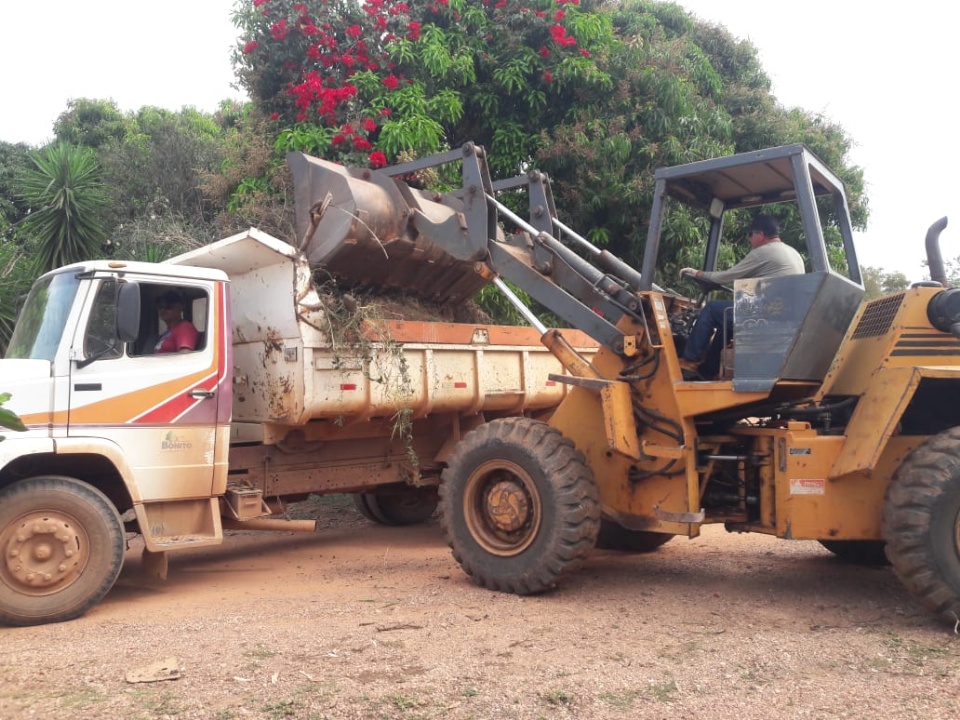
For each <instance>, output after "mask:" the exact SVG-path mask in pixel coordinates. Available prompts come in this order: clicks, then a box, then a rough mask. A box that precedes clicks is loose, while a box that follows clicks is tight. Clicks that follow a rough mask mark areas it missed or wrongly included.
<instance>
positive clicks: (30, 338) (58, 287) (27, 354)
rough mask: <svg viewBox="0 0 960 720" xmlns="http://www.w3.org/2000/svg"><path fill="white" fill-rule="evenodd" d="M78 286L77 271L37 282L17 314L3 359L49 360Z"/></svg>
mask: <svg viewBox="0 0 960 720" xmlns="http://www.w3.org/2000/svg"><path fill="white" fill-rule="evenodd" d="M79 285H80V281H79V280H78V279H77V275H76V271H74V272H66V273H57V274H54V275H48V276H47V277H45V278H41V279H40V280H37V282H36V283H35V284H34V286H33V287H32V288H31V289H30V294H29V295H28V296H27V302H26V304H24V306H23V310H21V311H20V319H19V320H17V326H16V328H15V329H14V331H13V336H12V337H11V338H10V345H9V347H8V348H7V355H6V357H8V358H28V359H33V360H50V361H52V360H53V358H54V356H55V355H56V353H57V348H58V347H59V346H60V338H61V337H62V335H63V328H64V326H65V325H66V323H67V316H68V315H69V314H70V308H71V306H72V305H73V299H74V297H75V296H76V294H77V288H78V287H79Z"/></svg>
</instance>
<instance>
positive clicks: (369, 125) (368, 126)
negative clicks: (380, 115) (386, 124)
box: [360, 117, 377, 132]
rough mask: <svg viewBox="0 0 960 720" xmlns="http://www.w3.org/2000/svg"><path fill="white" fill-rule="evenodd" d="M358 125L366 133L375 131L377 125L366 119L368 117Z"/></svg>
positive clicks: (370, 119) (371, 119)
mask: <svg viewBox="0 0 960 720" xmlns="http://www.w3.org/2000/svg"><path fill="white" fill-rule="evenodd" d="M360 125H361V126H362V127H363V129H364V130H366V131H367V132H373V131H374V130H376V129H377V123H376V122H374V120H373V118H368V117H367V118H364V119H363V120H361V121H360Z"/></svg>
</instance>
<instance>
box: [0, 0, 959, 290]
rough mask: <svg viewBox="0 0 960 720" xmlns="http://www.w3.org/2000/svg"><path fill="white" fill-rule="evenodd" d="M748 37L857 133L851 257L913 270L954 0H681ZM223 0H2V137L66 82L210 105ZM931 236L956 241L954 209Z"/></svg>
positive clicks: (14, 135)
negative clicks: (856, 227) (143, 0)
mask: <svg viewBox="0 0 960 720" xmlns="http://www.w3.org/2000/svg"><path fill="white" fill-rule="evenodd" d="M680 4H681V5H683V6H684V7H686V8H687V9H688V10H690V11H691V12H693V13H695V14H697V15H698V16H700V17H701V18H703V19H705V20H709V21H713V22H718V23H721V24H723V25H725V26H726V27H727V29H728V30H730V32H732V33H733V34H734V35H735V36H737V37H741V38H744V39H749V40H751V41H752V42H753V43H754V45H756V47H757V48H758V49H759V51H760V58H761V61H762V64H763V67H764V69H765V70H766V71H767V73H768V74H769V75H770V77H771V78H772V80H773V83H774V88H773V90H774V93H775V94H776V96H777V97H778V98H779V100H780V101H781V102H782V103H783V104H784V105H787V106H800V107H802V108H805V109H807V110H812V111H815V112H820V113H822V114H823V115H825V116H826V117H828V118H830V119H831V120H833V121H835V122H838V123H840V124H841V125H842V126H843V127H844V128H845V129H846V131H847V133H848V134H849V135H850V136H851V137H852V138H853V139H854V140H855V142H856V147H855V149H854V151H853V159H854V162H855V163H857V164H859V165H861V166H862V167H864V169H865V171H866V179H867V183H868V194H869V198H870V208H871V218H870V224H869V229H868V231H867V232H866V233H863V234H860V235H858V238H857V250H858V253H859V259H860V263H861V264H862V265H873V266H880V267H883V268H885V269H886V270H888V271H893V270H900V271H902V272H904V273H905V274H906V275H907V277H908V278H910V279H911V280H919V279H921V277H922V276H923V274H924V270H923V269H922V268H921V261H922V260H923V259H924V257H925V255H924V247H923V239H924V235H925V233H926V229H927V227H929V225H930V224H931V223H932V222H933V221H934V220H936V219H938V218H940V217H942V216H944V215H948V216H949V215H951V213H954V214H955V215H956V213H955V210H956V208H957V205H958V202H957V200H956V199H955V196H953V195H952V194H951V190H952V187H951V186H952V183H951V179H952V175H953V173H952V170H954V169H955V168H958V167H960V144H958V143H957V142H955V141H954V140H953V132H954V131H955V128H954V126H955V125H956V120H955V118H954V117H953V103H954V102H955V101H954V99H953V97H952V95H953V93H954V92H955V87H954V86H955V82H954V80H955V78H954V76H955V75H956V70H957V68H958V65H960V63H958V61H957V55H956V46H955V44H954V43H956V39H955V35H956V28H957V26H958V23H957V20H958V19H960V6H954V5H953V4H952V3H947V2H943V0H936V1H934V0H915V1H914V2H912V3H910V4H909V5H903V6H890V5H884V4H882V3H867V2H854V1H853V0H806V1H805V2H803V3H778V2H773V1H771V0H724V1H723V2H721V1H720V0H682V1H681V3H680ZM233 6H234V0H165V1H164V2H160V3H149V4H137V3H130V1H129V0H86V2H77V1H76V0H48V2H46V3H44V4H43V5H42V6H36V5H32V4H28V3H24V2H8V3H6V4H5V7H4V9H3V16H2V17H3V26H4V27H6V28H7V32H5V33H4V36H5V40H4V42H3V43H0V68H2V71H0V98H2V99H3V112H0V140H3V141H6V142H27V143H30V144H31V145H39V144H42V143H43V142H45V141H46V140H48V139H50V138H51V137H52V135H53V123H54V121H55V120H56V118H57V116H58V115H59V114H60V113H61V112H63V111H64V110H65V109H66V105H67V101H68V100H69V99H71V98H79V97H87V98H109V99H113V100H115V101H116V102H117V104H118V105H119V106H120V109H121V110H124V111H128V110H136V109H138V108H140V107H142V106H144V105H154V106H157V107H164V108H169V109H173V110H177V109H180V108H181V107H184V106H193V107H196V108H198V109H200V110H204V111H212V110H215V109H216V107H217V105H218V104H219V102H220V101H221V100H223V99H226V98H240V97H242V93H241V92H240V91H239V90H237V89H236V88H233V87H232V84H233V82H234V77H233V69H232V67H231V64H230V52H231V49H232V47H233V45H234V43H235V40H236V30H235V28H234V27H233V24H232V22H231V20H230V14H231V12H232V10H233ZM951 223H952V224H951V225H950V226H948V227H947V230H946V231H945V232H944V233H943V236H942V245H943V255H944V258H946V259H948V260H950V259H953V258H955V257H957V256H958V255H960V232H958V230H957V226H958V225H960V215H956V216H955V217H953V218H952V220H951Z"/></svg>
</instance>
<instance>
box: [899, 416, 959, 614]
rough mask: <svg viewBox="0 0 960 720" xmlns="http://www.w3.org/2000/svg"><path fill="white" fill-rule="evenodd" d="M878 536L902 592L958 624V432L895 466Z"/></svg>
mask: <svg viewBox="0 0 960 720" xmlns="http://www.w3.org/2000/svg"><path fill="white" fill-rule="evenodd" d="M883 537H884V538H885V539H886V541H887V557H889V558H890V563H891V565H893V571H894V573H896V575H897V577H899V578H900V580H901V582H903V584H904V585H906V587H907V589H908V590H909V591H910V592H911V593H913V594H914V595H916V596H917V597H918V598H919V599H920V601H921V602H922V603H923V605H924V606H925V607H926V608H927V609H929V610H931V611H933V612H935V613H937V614H938V615H940V617H942V618H944V619H945V620H948V621H949V622H957V621H958V620H960V427H956V428H952V429H950V430H947V431H945V432H942V433H940V434H939V435H934V436H933V437H932V438H930V439H929V440H927V441H926V442H924V443H923V444H922V445H920V446H919V447H917V448H916V449H915V450H914V451H913V452H912V453H910V454H909V455H908V456H907V458H906V459H905V460H904V461H903V464H901V465H900V468H899V469H898V470H897V472H896V473H895V474H894V476H893V479H892V480H891V481H890V486H889V487H888V488H887V497H886V501H885V502H884V507H883Z"/></svg>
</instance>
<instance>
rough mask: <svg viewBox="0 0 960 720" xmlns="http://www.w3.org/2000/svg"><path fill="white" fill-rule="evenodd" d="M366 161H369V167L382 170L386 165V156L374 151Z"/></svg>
mask: <svg viewBox="0 0 960 720" xmlns="http://www.w3.org/2000/svg"><path fill="white" fill-rule="evenodd" d="M367 159H368V160H369V161H370V167H375V168H382V167H386V165H387V156H386V155H384V154H383V153H382V152H380V151H379V150H374V151H373V152H372V153H370V155H369V156H367Z"/></svg>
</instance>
